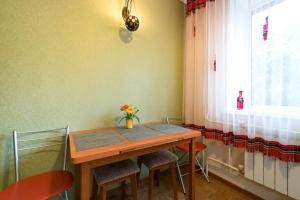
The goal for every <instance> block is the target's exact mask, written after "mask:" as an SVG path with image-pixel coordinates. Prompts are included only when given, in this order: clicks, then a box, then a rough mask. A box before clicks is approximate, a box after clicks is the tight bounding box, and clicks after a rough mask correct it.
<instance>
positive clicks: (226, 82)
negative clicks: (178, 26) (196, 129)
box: [184, 0, 300, 162]
mask: <svg viewBox="0 0 300 200" xmlns="http://www.w3.org/2000/svg"><path fill="white" fill-rule="evenodd" d="M287 2H289V3H287ZM296 4H297V5H298V4H299V1H298V2H297V0H215V1H207V2H206V6H205V7H203V8H199V9H196V10H194V12H193V13H191V14H190V15H188V16H187V17H186V27H185V28H186V37H185V38H186V39H185V71H184V83H185V85H184V118H185V123H186V124H187V125H195V126H205V128H206V131H204V133H205V132H206V136H210V137H211V138H213V137H214V136H215V137H217V138H218V139H220V138H221V139H222V140H223V141H224V142H225V143H227V144H229V143H233V144H234V145H235V146H240V147H247V149H248V150H249V151H257V150H259V151H262V152H263V153H265V154H268V155H273V156H277V157H278V158H280V159H282V160H286V161H287V160H289V161H298V162H300V147H299V145H300V112H299V111H300V110H299V108H300V92H299V91H296V88H299V86H300V80H299V81H298V79H299V77H300V68H299V65H300V59H299V55H300V51H299V49H300V22H299V21H297V17H296V16H298V17H300V14H298V13H299V12H298V11H297V8H299V7H298V6H297V5H296ZM269 8H272V9H269ZM285 9H289V11H288V12H287V10H285ZM284 13H285V14H284ZM283 14H284V15H283ZM291 16H294V17H291ZM266 17H268V19H269V22H268V23H269V28H268V39H267V40H264V39H263V25H264V23H265V18H266ZM279 19H281V20H279ZM287 19H289V23H287V21H285V20H287ZM288 24H291V25H290V26H289V25H288ZM280 26H283V27H282V28H283V30H282V29H281V30H280ZM284 28H285V30H284ZM286 30H288V31H286ZM289 33H291V34H289ZM282 45H285V46H284V47H286V48H282V47H281V46H282ZM296 66H298V67H296ZM297 77H298V78H297ZM239 91H243V98H244V100H245V101H244V109H243V110H237V97H238V92H239ZM229 136H230V137H229ZM291 145H292V146H291ZM297 145H298V146H297Z"/></svg>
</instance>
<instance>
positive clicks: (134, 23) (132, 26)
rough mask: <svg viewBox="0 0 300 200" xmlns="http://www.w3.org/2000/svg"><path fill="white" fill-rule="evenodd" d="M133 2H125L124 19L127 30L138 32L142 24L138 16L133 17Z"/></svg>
mask: <svg viewBox="0 0 300 200" xmlns="http://www.w3.org/2000/svg"><path fill="white" fill-rule="evenodd" d="M132 2H133V0H125V6H124V7H123V9H122V17H123V19H124V21H125V26H126V28H127V29H128V30H129V31H136V30H137V29H138V28H139V26H140V22H139V19H138V18H137V17H136V16H134V15H131V7H132Z"/></svg>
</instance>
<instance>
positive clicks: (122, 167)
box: [92, 160, 140, 200]
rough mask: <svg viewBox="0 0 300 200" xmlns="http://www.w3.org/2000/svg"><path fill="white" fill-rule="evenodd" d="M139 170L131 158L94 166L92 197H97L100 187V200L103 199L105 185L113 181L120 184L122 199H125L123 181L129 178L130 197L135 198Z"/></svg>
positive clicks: (104, 197)
mask: <svg viewBox="0 0 300 200" xmlns="http://www.w3.org/2000/svg"><path fill="white" fill-rule="evenodd" d="M139 172H140V169H139V168H138V167H137V165H136V164H135V163H134V162H133V161H132V160H124V161H120V162H116V163H112V164H109V165H105V166H101V167H98V168H96V169H95V173H94V179H93V191H92V194H93V199H96V198H97V193H98V189H100V200H105V199H106V192H107V187H108V186H109V185H111V184H114V183H121V184H122V199H125V195H126V191H125V186H126V184H125V183H126V180H127V179H130V182H131V190H132V199H133V200H137V199H138V192H137V173H139Z"/></svg>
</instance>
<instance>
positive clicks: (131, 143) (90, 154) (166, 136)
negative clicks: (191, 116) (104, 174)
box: [69, 123, 201, 200]
mask: <svg viewBox="0 0 300 200" xmlns="http://www.w3.org/2000/svg"><path fill="white" fill-rule="evenodd" d="M153 126H154V127H156V126H157V127H159V126H161V127H166V128H165V129H164V130H160V129H156V128H153ZM167 126H172V125H166V124H165V125H164V124H157V123H156V124H155V123H152V124H145V125H141V126H139V127H137V128H133V129H132V131H133V132H135V133H134V134H136V135H137V134H138V133H139V131H142V132H147V131H149V132H150V133H151V134H152V133H157V136H154V137H153V136H152V137H149V138H142V139H132V138H131V137H129V138H128V137H126V134H122V133H123V132H124V131H125V132H126V130H128V129H122V128H121V129H120V128H105V129H94V130H85V131H76V132H71V133H70V138H69V139H70V143H69V144H70V154H71V162H72V163H73V164H75V165H77V167H78V168H79V172H80V179H79V184H80V194H79V195H80V197H81V199H82V200H89V195H90V174H91V169H93V168H95V167H99V166H102V165H107V164H109V163H113V162H117V161H121V160H125V159H128V158H133V157H137V156H140V155H144V154H148V153H152V152H156V151H160V150H162V149H167V148H170V147H172V146H175V145H179V144H183V143H189V150H190V154H189V172H190V175H189V199H191V200H194V199H195V138H196V137H199V136H200V135H201V133H200V132H199V131H194V130H190V129H183V128H182V130H180V131H179V132H176V133H170V131H171V130H174V129H168V127H167ZM173 128H174V126H173ZM105 133H106V135H107V136H109V137H116V138H115V139H116V140H117V141H121V142H116V143H115V144H108V145H105V144H103V145H100V146H98V147H92V148H88V147H86V146H84V144H83V145H81V147H80V146H78V145H79V142H81V141H83V140H84V139H86V138H87V137H86V136H90V135H92V137H94V138H95V137H97V136H98V134H105ZM141 134H142V133H141ZM127 136H128V134H127ZM132 136H133V135H132ZM137 136H138V135H137ZM79 137H80V138H82V139H80V138H79ZM84 137H86V138H84ZM115 139H114V140H115ZM93 140H95V139H93ZM101 141H103V140H101ZM91 142H92V141H91ZM95 144H97V143H95ZM95 144H93V145H95ZM76 145H77V146H76ZM93 145H92V146H93ZM82 146H83V147H82ZM79 147H80V148H81V149H80V150H79Z"/></svg>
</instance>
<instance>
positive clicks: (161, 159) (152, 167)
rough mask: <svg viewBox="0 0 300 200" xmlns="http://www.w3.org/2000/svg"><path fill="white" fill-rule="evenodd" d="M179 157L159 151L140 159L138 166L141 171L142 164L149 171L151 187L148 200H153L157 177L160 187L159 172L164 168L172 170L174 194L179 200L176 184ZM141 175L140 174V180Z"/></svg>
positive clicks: (149, 187)
mask: <svg viewBox="0 0 300 200" xmlns="http://www.w3.org/2000/svg"><path fill="white" fill-rule="evenodd" d="M177 160H178V157H177V156H176V155H175V154H173V153H171V152H170V151H159V152H155V153H151V154H147V155H144V156H140V157H138V166H139V168H140V169H141V167H142V164H144V165H145V166H146V167H148V169H149V177H148V180H149V186H148V199H149V200H152V199H153V181H154V176H155V175H157V176H156V178H157V181H158V185H159V180H158V172H159V170H160V169H162V168H164V167H168V168H169V169H170V170H171V177H172V185H173V192H174V199H175V200H177V183H176V171H175V169H176V162H177ZM139 176H140V173H138V179H139Z"/></svg>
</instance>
